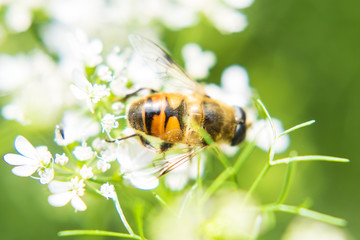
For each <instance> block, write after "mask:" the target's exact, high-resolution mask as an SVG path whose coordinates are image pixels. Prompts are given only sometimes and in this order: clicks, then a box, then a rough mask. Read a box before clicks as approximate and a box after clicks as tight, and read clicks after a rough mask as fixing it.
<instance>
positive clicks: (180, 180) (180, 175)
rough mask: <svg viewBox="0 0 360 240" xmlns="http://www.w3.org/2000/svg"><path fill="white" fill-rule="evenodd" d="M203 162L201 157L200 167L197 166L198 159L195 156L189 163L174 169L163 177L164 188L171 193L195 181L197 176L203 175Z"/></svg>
mask: <svg viewBox="0 0 360 240" xmlns="http://www.w3.org/2000/svg"><path fill="white" fill-rule="evenodd" d="M201 156H202V155H201ZM175 157H176V156H175ZM204 160H205V158H204V157H202V159H200V165H198V158H197V156H195V157H194V158H193V159H192V160H191V161H188V162H186V163H184V164H182V165H181V166H179V167H177V168H175V169H174V170H173V171H171V172H170V173H169V174H167V175H166V176H165V184H166V186H167V187H168V188H169V189H171V190H172V191H179V190H181V189H183V188H184V187H185V186H186V184H187V183H188V182H189V180H191V179H196V178H197V177H198V174H200V176H201V175H202V174H203V173H204Z"/></svg>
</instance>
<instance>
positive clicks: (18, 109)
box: [1, 102, 31, 125]
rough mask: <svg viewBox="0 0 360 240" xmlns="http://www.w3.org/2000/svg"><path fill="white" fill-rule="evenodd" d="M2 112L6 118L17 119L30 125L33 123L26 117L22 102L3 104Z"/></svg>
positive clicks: (23, 123)
mask: <svg viewBox="0 0 360 240" xmlns="http://www.w3.org/2000/svg"><path fill="white" fill-rule="evenodd" d="M1 114H2V116H3V117H4V118H5V119H7V120H15V121H17V122H19V123H21V124H22V125H28V124H30V123H31V121H30V120H28V119H26V117H25V116H24V111H23V109H22V106H21V104H19V103H16V102H12V103H9V104H6V105H5V106H3V108H2V109H1Z"/></svg>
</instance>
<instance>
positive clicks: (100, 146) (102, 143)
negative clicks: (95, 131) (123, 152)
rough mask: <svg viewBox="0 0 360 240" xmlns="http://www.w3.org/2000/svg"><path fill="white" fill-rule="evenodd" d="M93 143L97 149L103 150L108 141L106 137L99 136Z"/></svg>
mask: <svg viewBox="0 0 360 240" xmlns="http://www.w3.org/2000/svg"><path fill="white" fill-rule="evenodd" d="M91 145H92V147H93V148H94V149H95V150H103V149H105V148H106V147H107V145H108V143H107V142H106V141H105V140H104V139H101V138H99V137H97V138H95V139H94V140H93V141H92V143H91Z"/></svg>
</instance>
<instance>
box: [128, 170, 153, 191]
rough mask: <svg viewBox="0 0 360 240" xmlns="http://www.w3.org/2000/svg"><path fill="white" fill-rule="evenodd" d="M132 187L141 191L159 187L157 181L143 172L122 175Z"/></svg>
mask: <svg viewBox="0 0 360 240" xmlns="http://www.w3.org/2000/svg"><path fill="white" fill-rule="evenodd" d="M124 178H126V179H128V180H129V181H130V183H131V185H133V186H134V187H136V188H138V189H142V190H151V189H154V188H156V187H157V186H158V185H159V179H158V178H157V177H155V176H153V175H151V174H147V173H146V172H143V171H138V172H132V173H128V174H125V175H124Z"/></svg>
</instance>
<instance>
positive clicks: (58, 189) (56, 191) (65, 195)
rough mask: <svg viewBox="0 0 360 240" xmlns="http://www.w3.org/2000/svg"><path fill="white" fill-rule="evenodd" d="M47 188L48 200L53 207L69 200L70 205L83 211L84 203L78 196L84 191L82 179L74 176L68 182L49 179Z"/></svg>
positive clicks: (60, 205) (84, 208) (64, 203)
mask: <svg viewBox="0 0 360 240" xmlns="http://www.w3.org/2000/svg"><path fill="white" fill-rule="evenodd" d="M48 186H49V190H50V192H51V193H53V195H50V196H49V198H48V202H49V203H50V205H52V206H54V207H62V206H65V205H66V204H67V203H69V202H70V201H71V205H72V206H73V207H74V208H75V209H76V210H78V211H85V210H86V208H87V207H86V204H85V203H84V201H83V200H82V199H81V198H80V197H81V196H83V195H84V192H85V188H84V187H85V183H84V179H81V180H79V178H78V177H77V176H76V177H74V178H72V179H70V182H60V181H51V182H50V183H49V185H48Z"/></svg>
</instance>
